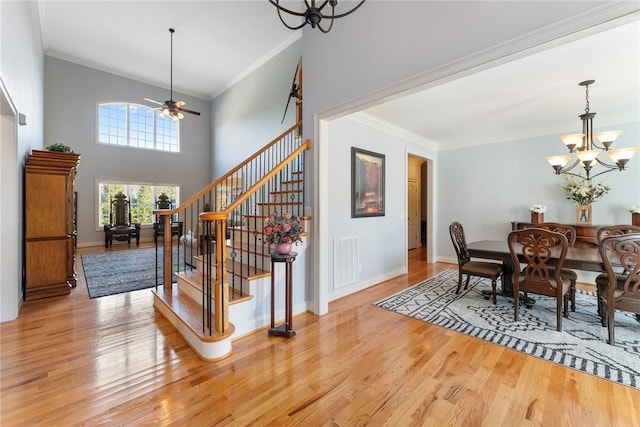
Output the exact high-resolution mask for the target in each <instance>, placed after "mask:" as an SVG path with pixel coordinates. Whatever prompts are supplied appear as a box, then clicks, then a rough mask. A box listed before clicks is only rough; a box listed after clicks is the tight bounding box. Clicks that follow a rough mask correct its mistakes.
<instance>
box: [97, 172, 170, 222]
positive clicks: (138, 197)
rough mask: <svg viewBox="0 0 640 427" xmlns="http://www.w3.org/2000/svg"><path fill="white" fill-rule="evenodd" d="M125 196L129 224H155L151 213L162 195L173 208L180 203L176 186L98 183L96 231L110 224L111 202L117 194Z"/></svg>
mask: <svg viewBox="0 0 640 427" xmlns="http://www.w3.org/2000/svg"><path fill="white" fill-rule="evenodd" d="M119 192H122V193H124V195H125V196H127V200H128V201H129V205H130V208H131V222H132V223H135V222H139V223H140V224H142V225H150V224H153V223H154V222H155V220H154V218H153V211H154V210H156V209H157V207H156V202H157V201H158V197H160V195H161V194H162V193H164V194H166V195H167V196H168V198H169V200H170V201H171V206H172V207H173V208H175V207H177V206H178V203H179V202H180V197H179V196H180V187H179V186H177V185H165V184H162V185H159V184H140V183H127V182H118V181H100V182H98V200H97V204H98V209H97V212H98V218H97V222H98V229H101V228H102V226H103V225H105V224H110V219H109V217H110V214H111V210H110V208H111V200H112V199H113V197H114V196H115V195H116V194H117V193H119Z"/></svg>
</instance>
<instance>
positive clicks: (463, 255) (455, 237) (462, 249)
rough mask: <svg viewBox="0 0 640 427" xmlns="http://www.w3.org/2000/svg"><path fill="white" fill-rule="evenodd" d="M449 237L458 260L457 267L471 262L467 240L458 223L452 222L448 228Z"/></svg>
mask: <svg viewBox="0 0 640 427" xmlns="http://www.w3.org/2000/svg"><path fill="white" fill-rule="evenodd" d="M449 235H450V236H451V242H452V243H453V248H454V249H455V251H456V256H457V258H458V266H459V267H462V266H463V265H464V264H466V263H467V262H469V261H470V260H471V257H470V256H469V251H468V250H467V240H466V239H465V237H464V229H463V228H462V224H460V223H459V222H455V221H454V222H452V223H451V225H450V226H449Z"/></svg>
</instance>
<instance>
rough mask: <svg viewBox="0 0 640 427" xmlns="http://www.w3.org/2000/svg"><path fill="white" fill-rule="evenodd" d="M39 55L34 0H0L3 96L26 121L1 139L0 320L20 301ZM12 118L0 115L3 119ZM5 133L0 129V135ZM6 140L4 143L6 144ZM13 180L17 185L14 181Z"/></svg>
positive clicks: (37, 122)
mask: <svg viewBox="0 0 640 427" xmlns="http://www.w3.org/2000/svg"><path fill="white" fill-rule="evenodd" d="M43 76H44V58H43V47H42V38H41V35H40V26H39V23H38V14H37V4H36V3H35V2H4V1H3V2H0V79H1V80H2V85H3V86H4V90H5V91H6V94H5V96H7V97H8V98H9V99H10V100H11V101H12V102H13V106H14V107H15V109H17V111H18V112H19V113H22V114H24V115H25V116H26V119H27V125H26V126H18V127H17V128H16V129H15V131H14V132H11V134H15V135H16V136H17V138H16V140H15V141H14V140H11V141H7V140H5V139H4V138H3V140H2V155H1V156H0V167H1V168H2V169H3V170H4V171H6V170H10V171H11V174H12V175H13V177H12V179H11V182H12V183H14V184H13V185H11V186H5V185H4V182H3V183H2V184H3V185H2V188H3V191H6V192H7V194H6V195H5V196H4V197H3V204H4V205H3V208H2V210H3V212H2V222H3V223H6V224H9V225H10V227H12V228H13V231H12V232H11V235H9V236H7V235H5V234H4V233H3V235H2V239H1V243H0V245H1V246H0V248H1V251H0V256H1V257H2V259H3V262H2V264H1V265H2V271H0V275H1V277H2V280H1V281H0V300H2V304H1V305H0V321H5V320H11V319H14V318H15V317H17V315H18V308H19V306H20V304H21V301H22V265H23V261H22V251H23V241H24V231H23V221H22V217H23V203H24V196H23V179H22V176H23V172H24V169H23V164H24V163H23V162H24V158H25V156H26V155H27V154H28V153H29V152H30V151H31V149H34V148H35V149H38V148H42V134H43V129H44V124H43V102H44V88H43V85H44V78H43ZM12 122H14V121H5V120H3V121H2V123H3V125H9V123H12ZM5 134H6V133H5V132H4V131H3V132H2V135H3V136H4V135H5ZM7 144H9V145H7ZM15 182H17V186H16V185H15Z"/></svg>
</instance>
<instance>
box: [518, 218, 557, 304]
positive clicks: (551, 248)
mask: <svg viewBox="0 0 640 427" xmlns="http://www.w3.org/2000/svg"><path fill="white" fill-rule="evenodd" d="M507 241H508V243H509V252H510V253H511V259H512V262H513V265H514V266H518V265H520V263H521V262H522V261H521V260H520V258H519V257H522V259H523V260H524V262H523V263H524V264H525V265H524V268H523V269H522V270H520V271H521V272H520V274H514V275H513V280H514V285H518V288H520V290H522V291H528V292H533V293H537V294H541V295H548V296H556V291H555V289H556V288H557V287H558V286H559V285H560V287H562V286H561V284H562V278H561V275H560V270H561V269H562V265H563V264H564V260H565V258H566V256H567V247H568V246H569V242H568V240H567V237H566V236H565V235H564V234H562V233H558V232H555V231H550V230H546V229H543V228H525V229H522V230H516V231H512V232H511V233H509V237H508V239H507ZM516 271H517V269H516Z"/></svg>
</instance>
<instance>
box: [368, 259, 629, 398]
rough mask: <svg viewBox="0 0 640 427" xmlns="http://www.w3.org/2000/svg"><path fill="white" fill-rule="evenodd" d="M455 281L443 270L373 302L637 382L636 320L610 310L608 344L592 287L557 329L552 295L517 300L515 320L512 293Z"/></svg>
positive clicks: (612, 378) (452, 274)
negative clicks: (488, 296) (490, 293)
mask: <svg viewBox="0 0 640 427" xmlns="http://www.w3.org/2000/svg"><path fill="white" fill-rule="evenodd" d="M465 277H466V276H465ZM457 283H458V272H457V271H456V270H445V271H443V272H441V273H440V274H438V275H437V276H434V277H432V278H430V279H427V280H426V281H424V282H422V283H419V284H417V285H414V286H412V287H410V288H407V289H405V290H403V291H401V292H398V293H396V294H394V295H392V296H390V297H387V298H385V299H383V300H381V301H378V302H376V303H375V305H376V306H378V307H381V308H385V309H387V310H391V311H394V312H396V313H400V314H403V315H405V316H409V317H412V318H415V319H418V320H422V321H425V322H428V323H432V324H435V325H439V326H443V327H445V328H448V329H452V330H454V331H458V332H462V333H465V334H467V335H471V336H473V337H477V338H481V339H483V340H485V341H489V342H492V343H495V344H499V345H502V346H505V347H508V348H512V349H514V350H518V351H521V352H523V353H526V354H529V355H532V356H536V357H539V358H542V359H545V360H549V361H551V362H555V363H558V364H560V365H564V366H566V367H568V368H573V369H577V370H580V371H583V372H586V373H589V374H592V375H596V376H598V377H601V378H605V379H607V380H610V381H614V382H617V383H621V384H624V385H627V386H630V387H634V388H640V322H638V321H636V319H635V316H634V315H633V314H630V313H627V312H622V311H616V314H615V320H616V327H615V333H616V335H615V338H616V345H615V346H611V345H609V344H607V337H608V335H607V328H605V327H603V326H602V325H601V323H600V317H599V316H598V314H597V311H598V310H597V301H596V295H595V293H591V292H584V291H578V292H577V295H576V311H575V312H572V311H570V312H569V319H565V318H563V319H562V332H558V331H557V330H556V308H555V304H556V303H555V299H553V298H547V297H544V296H539V295H533V294H529V296H530V297H532V298H534V299H535V300H536V304H535V306H534V307H533V308H532V309H527V308H526V307H525V306H524V305H521V306H520V310H519V318H520V319H519V321H517V322H516V321H515V320H514V319H513V298H508V297H502V296H498V304H496V305H494V304H493V303H492V302H491V301H490V300H485V299H484V297H483V296H482V293H481V292H482V290H491V281H490V280H487V279H481V278H475V277H472V278H471V282H470V284H469V289H468V290H466V291H465V290H464V289H461V290H460V294H459V295H456V293H455V290H456V286H457ZM498 286H500V285H499V284H498Z"/></svg>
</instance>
